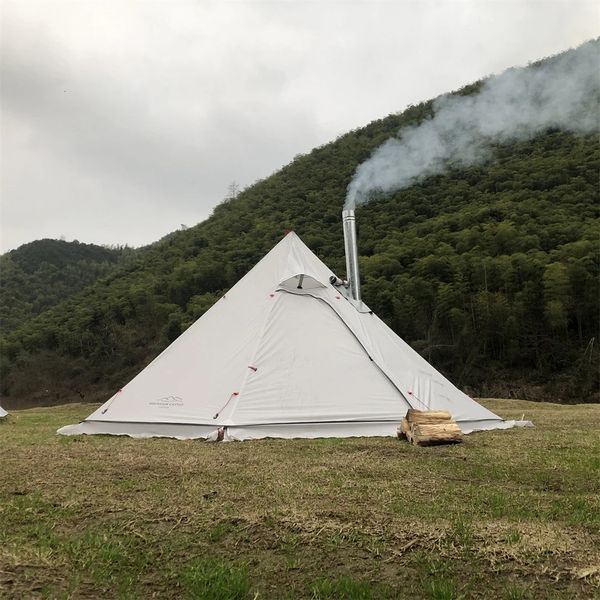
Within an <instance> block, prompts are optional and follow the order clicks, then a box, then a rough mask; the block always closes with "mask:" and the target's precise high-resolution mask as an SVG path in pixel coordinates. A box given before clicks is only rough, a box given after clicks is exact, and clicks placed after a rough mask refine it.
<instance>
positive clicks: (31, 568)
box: [0, 400, 600, 600]
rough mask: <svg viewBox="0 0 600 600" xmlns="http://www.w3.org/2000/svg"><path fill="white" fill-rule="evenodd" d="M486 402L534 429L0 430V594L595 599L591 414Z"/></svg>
mask: <svg viewBox="0 0 600 600" xmlns="http://www.w3.org/2000/svg"><path fill="white" fill-rule="evenodd" d="M485 404H486V405H487V406H489V407H490V408H492V410H495V411H496V412H499V413H500V414H502V415H504V416H506V417H513V418H514V417H518V418H520V416H521V414H522V413H523V412H525V414H526V418H529V419H531V420H533V421H534V422H535V424H536V427H535V428H534V429H513V430H508V431H496V432H487V433H479V434H473V435H470V436H467V437H466V439H465V441H464V443H463V444H459V445H456V446H440V447H434V448H417V447H413V446H410V445H408V444H407V443H406V442H401V441H399V440H396V439H391V438H390V439H375V438H371V439H367V438H357V439H345V440H287V441H286V440H261V441H255V442H243V443H230V444H209V443H205V442H201V441H176V440H168V439H153V440H132V439H128V438H119V437H109V436H94V437H85V436H83V437H76V438H66V437H61V436H57V435H56V434H55V431H56V429H57V428H58V427H60V426H61V425H64V424H67V423H72V422H76V421H78V420H81V419H82V418H84V417H85V416H86V415H87V414H89V413H90V412H91V410H92V408H93V407H92V406H89V405H72V406H62V407H55V408H39V409H32V410H27V411H17V412H14V413H13V414H12V415H11V416H10V418H9V420H8V421H7V422H5V423H3V424H2V426H1V427H0V598H29V597H34V598H37V597H39V598H65V599H66V598H87V597H89V598H99V597H101V598H149V597H157V598H208V599H210V598H213V599H223V600H237V599H242V598H243V599H249V600H254V599H271V598H275V599H277V598H286V599H290V598H307V599H313V600H317V599H318V600H320V599H342V598H343V599H346V598H347V599H361V600H362V599H371V598H377V599H379V598H381V599H386V598H390V599H391V598H411V599H433V600H443V599H459V598H488V597H497V598H512V599H518V598H523V599H537V598H540V599H541V598H557V599H559V598H593V597H595V596H598V595H600V500H599V498H600V460H599V457H600V407H599V406H598V405H578V406H559V405H553V404H543V403H542V404H536V403H529V402H522V401H516V400H502V401H501V400H489V401H485Z"/></svg>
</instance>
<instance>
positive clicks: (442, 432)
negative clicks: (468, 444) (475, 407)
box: [398, 408, 463, 446]
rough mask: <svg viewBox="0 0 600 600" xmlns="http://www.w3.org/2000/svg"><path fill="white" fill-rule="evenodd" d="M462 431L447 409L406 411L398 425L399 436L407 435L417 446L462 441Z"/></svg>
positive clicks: (412, 409)
mask: <svg viewBox="0 0 600 600" xmlns="http://www.w3.org/2000/svg"><path fill="white" fill-rule="evenodd" d="M462 436H463V434H462V431H461V430H460V427H459V426H458V425H457V424H456V421H455V420H454V419H453V418H452V415H451V414H450V413H449V412H448V411H445V410H415V409H414V408H411V409H409V410H408V412H407V413H406V417H404V419H402V422H401V423H400V426H399V427H398V437H399V438H403V437H405V438H406V439H407V440H408V441H409V442H410V443H411V444H415V445H417V446H434V445H436V444H458V443H459V442H462Z"/></svg>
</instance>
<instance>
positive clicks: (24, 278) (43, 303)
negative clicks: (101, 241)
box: [0, 239, 130, 334]
mask: <svg viewBox="0 0 600 600" xmlns="http://www.w3.org/2000/svg"><path fill="white" fill-rule="evenodd" d="M128 251H130V250H128V249H111V248H106V247H104V246H96V245H94V244H82V243H80V242H78V241H74V242H66V241H64V240H52V239H43V240H37V241H35V242H31V243H29V244H24V245H22V246H20V247H19V248H17V249H16V250H11V251H10V252H7V253H6V254H3V255H2V256H0V330H1V331H2V332H4V333H5V334H6V333H8V332H10V331H12V330H13V329H15V328H17V327H19V326H20V325H23V323H25V322H26V321H27V320H28V319H30V318H32V317H33V316H35V315H38V314H40V313H42V312H43V311H45V310H47V309H48V308H50V307H51V306H54V305H55V304H58V303H60V302H62V301H63V300H64V299H65V298H67V297H69V296H71V295H72V294H75V293H77V292H79V291H80V290H82V289H83V288H85V287H86V286H88V285H90V284H91V283H93V282H94V281H96V279H98V277H101V276H102V275H106V273H108V272H109V271H110V270H111V269H112V268H114V266H115V265H116V264H117V262H118V261H119V260H120V258H121V256H122V255H123V254H124V253H125V254H126V253H127V252H128Z"/></svg>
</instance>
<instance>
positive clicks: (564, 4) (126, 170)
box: [0, 0, 600, 252]
mask: <svg viewBox="0 0 600 600" xmlns="http://www.w3.org/2000/svg"><path fill="white" fill-rule="evenodd" d="M0 6H1V15H0V19H1V21H0V34H1V38H0V43H1V48H0V50H1V56H0V61H1V64H0V67H1V70H0V94H1V105H0V109H1V112H0V202H1V213H0V219H1V236H0V252H5V251H7V250H10V249H12V248H16V247H17V246H19V245H20V244H23V243H25V242H29V241H32V240H34V239H39V238H43V237H52V238H58V237H61V236H64V237H65V238H66V239H67V240H72V239H78V240H79V241H81V242H94V243H98V244H129V245H130V246H139V245H142V244H147V243H150V242H152V241H155V240H157V239H159V238H160V237H162V236H163V235H165V234H167V233H169V232H170V231H173V230H174V229H177V228H178V227H180V225H181V224H185V225H187V226H191V225H194V224H196V223H197V222H198V221H201V220H203V219H205V218H206V217H207V216H208V215H209V214H210V212H211V209H212V207H213V206H214V205H215V204H217V203H219V202H220V201H221V200H222V199H223V198H224V197H225V196H226V194H227V189H228V186H229V185H230V184H231V182H233V181H235V182H237V183H239V184H240V185H241V186H242V187H244V186H247V185H250V184H252V183H253V182H254V181H256V180H257V179H262V178H264V177H266V176H268V175H270V174H271V173H273V172H274V171H276V170H277V169H278V168H280V167H281V166H283V165H285V164H287V163H289V162H290V161H291V160H292V159H293V157H294V156H295V155H297V154H300V153H305V152H308V151H310V150H311V149H312V148H313V147H315V146H318V145H321V144H324V143H326V142H329V141H331V140H333V139H334V138H335V137H336V136H338V135H339V134H342V133H344V132H346V131H348V130H350V129H354V128H357V127H360V126H362V125H365V124H367V123H368V122H369V121H371V120H373V119H377V118H381V117H384V116H386V115H388V114H390V113H392V112H399V111H402V110H403V109H404V108H405V107H406V106H407V105H408V104H414V103H418V102H420V101H421V100H427V99H429V98H431V97H433V96H436V95H438V94H440V93H443V92H446V91H450V90H453V89H456V88H458V87H461V86H463V85H464V84H466V83H469V82H471V81H474V80H476V79H479V78H481V77H484V76H486V75H490V74H492V73H498V72H501V71H502V70H504V69H505V68H507V67H510V66H514V65H526V64H527V63H528V62H530V61H533V60H536V59H539V58H542V57H544V56H548V55H550V54H554V53H557V52H560V51H562V50H565V49H567V48H569V47H574V46H577V45H579V44H580V43H581V42H583V41H585V40H587V39H591V38H593V37H596V36H597V35H598V29H599V25H600V14H599V9H598V4H597V2H595V1H586V0H564V1H562V0H554V1H541V0H537V1H536V0H498V1H495V2H492V1H487V0H462V1H461V0H435V1H427V0H418V1H414V2H403V1H397V2H378V1H373V0H362V1H361V0H355V1H343V0H339V1H336V2H328V1H326V0H315V1H310V2H309V1H292V0H289V1H285V0H278V1H277V2H253V1H249V0H247V1H239V2H226V1H223V0H220V1H218V2H209V1H203V0H195V1H193V0H187V1H181V0H162V1H161V0H154V1H152V2H149V1H139V2H133V1H127V0H117V1H112V0H96V1H89V0H88V1H84V0H82V1H77V0H69V1H65V0H60V1H51V0H39V1H35V0H16V1H14V2H13V1H9V0H0ZM342 204H343V198H340V208H341V206H342Z"/></svg>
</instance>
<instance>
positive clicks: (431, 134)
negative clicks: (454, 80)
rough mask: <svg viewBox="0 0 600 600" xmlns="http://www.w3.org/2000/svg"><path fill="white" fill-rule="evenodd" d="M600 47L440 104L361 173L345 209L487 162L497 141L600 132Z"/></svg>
mask: <svg viewBox="0 0 600 600" xmlns="http://www.w3.org/2000/svg"><path fill="white" fill-rule="evenodd" d="M599 50H600V42H599V41H598V40H594V41H590V42H587V43H585V44H583V45H582V46H579V47H578V48H577V49H575V50H570V51H568V52H566V53H564V54H562V55H559V56H557V57H555V58H553V59H551V60H549V61H547V62H545V63H543V64H541V65H534V66H531V67H527V68H520V69H509V70H508V71H505V72H504V73H502V74H501V75H498V76H495V77H491V78H490V79H487V80H486V81H485V82H484V83H483V85H482V87H481V89H480V91H479V92H477V93H476V94H473V95H470V96H456V95H454V96H452V95H446V96H441V97H440V98H437V99H436V100H435V101H434V102H433V116H432V117H431V118H429V119H427V120H425V121H423V122H421V123H420V124H419V125H416V126H410V127H405V128H404V129H402V130H401V131H400V132H399V137H398V138H391V139H389V140H388V141H387V142H385V143H384V144H382V145H381V146H379V148H377V149H376V150H375V151H374V152H373V154H372V156H371V157H370V158H369V159H368V160H367V161H365V162H364V163H362V164H361V165H359V167H358V168H357V170H356V172H355V174H354V177H353V179H352V181H351V182H350V185H349V186H348V192H347V196H346V204H345V208H353V207H354V206H355V205H356V204H360V203H361V202H366V201H367V200H368V199H369V196H370V194H371V193H372V192H375V191H377V192H383V193H390V192H394V191H397V190H400V189H402V188H405V187H407V186H410V185H412V184H414V183H415V182H417V181H420V180H422V179H424V178H425V177H428V176H431V175H436V174H440V173H443V172H445V171H446V170H447V169H449V168H451V167H454V168H456V167H459V168H460V167H467V166H469V165H474V164H477V163H480V162H483V161H485V160H487V159H488V158H490V156H491V155H492V152H493V150H492V148H493V146H494V145H497V144H504V143H507V142H512V141H519V140H526V139H530V138H532V137H534V136H535V135H536V134H539V133H542V132H543V131H545V130H547V129H549V128H557V129H562V130H566V131H571V132H575V133H582V134H589V133H594V132H598V131H599V130H600V127H599V112H598V109H599V104H600V72H599V65H600V61H599V58H600V52H599Z"/></svg>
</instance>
